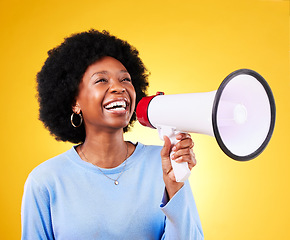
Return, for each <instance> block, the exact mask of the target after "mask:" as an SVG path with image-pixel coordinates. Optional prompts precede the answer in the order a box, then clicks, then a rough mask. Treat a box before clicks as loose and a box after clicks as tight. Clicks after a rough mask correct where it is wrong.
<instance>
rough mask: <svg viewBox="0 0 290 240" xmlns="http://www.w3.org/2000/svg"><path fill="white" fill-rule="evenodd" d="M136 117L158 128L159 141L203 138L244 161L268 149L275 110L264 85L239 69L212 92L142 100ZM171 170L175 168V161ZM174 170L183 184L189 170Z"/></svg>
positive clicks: (267, 86)
mask: <svg viewBox="0 0 290 240" xmlns="http://www.w3.org/2000/svg"><path fill="white" fill-rule="evenodd" d="M136 113H137V119H138V121H139V122H140V123H141V124H142V125H144V126H147V127H151V128H157V129H158V131H159V136H160V138H161V139H163V136H164V135H169V137H170V139H171V141H172V144H175V143H174V141H175V135H176V134H177V133H178V132H191V133H201V134H207V135H210V136H214V137H215V138H216V140H217V143H218V145H219V146H220V148H221V149H222V150H223V152H224V153H225V154H226V155H227V156H229V157H230V158H232V159H235V160H238V161H247V160H250V159H253V158H255V157H257V156H258V155H259V154H260V153H261V152H262V151H263V150H264V149H265V147H266V146H267V144H268V143H269V141H270V139H271V136H272V133H273V130H274V126H275V117H276V108H275V100H274V96H273V93H272V91H271V89H270V87H269V85H268V83H267V82H266V80H265V79H264V78H263V77H262V76H261V75H260V74H258V73H257V72H255V71H253V70H250V69H240V70H237V71H234V72H232V73H231V74H229V75H228V76H227V77H226V78H225V79H224V80H223V82H222V83H221V84H220V86H219V88H218V90H216V91H212V92H205V93H186V94H173V95H164V94H163V93H160V92H159V93H157V94H156V95H154V96H149V97H144V98H142V99H141V100H140V102H139V103H138V105H137V109H136ZM172 164H174V165H178V164H176V163H175V162H174V161H172ZM185 167H186V166H185ZM183 168H184V167H182V169H183ZM173 170H174V173H175V177H176V180H177V181H185V180H186V179H187V178H188V177H189V175H190V171H189V170H188V167H187V169H183V170H180V171H179V170H176V171H175V169H174V166H173ZM178 171H179V172H181V174H180V176H179V173H177V172H178Z"/></svg>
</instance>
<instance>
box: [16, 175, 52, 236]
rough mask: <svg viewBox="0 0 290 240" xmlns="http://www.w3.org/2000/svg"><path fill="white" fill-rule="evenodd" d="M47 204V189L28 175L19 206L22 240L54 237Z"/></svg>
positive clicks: (48, 200) (48, 202)
mask: <svg viewBox="0 0 290 240" xmlns="http://www.w3.org/2000/svg"><path fill="white" fill-rule="evenodd" d="M49 204H50V199H49V195H48V191H47V189H46V188H41V187H40V186H39V184H38V183H37V182H36V181H35V180H34V179H33V178H32V177H31V176H29V177H28V179H27V181H26V183H25V186H24V194H23V198H22V206H21V222H22V236H21V239H22V240H31V239H33V240H40V239H41V240H46V239H47V240H48V239H49V240H50V239H54V237H53V230H52V223H51V216H50V207H49Z"/></svg>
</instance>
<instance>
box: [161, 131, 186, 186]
mask: <svg viewBox="0 0 290 240" xmlns="http://www.w3.org/2000/svg"><path fill="white" fill-rule="evenodd" d="M157 129H158V133H159V137H160V138H161V139H162V140H163V137H164V136H167V137H168V138H169V139H170V141H171V146H174V145H175V144H177V143H178V142H179V141H178V140H177V139H176V136H177V135H178V134H179V133H181V132H180V131H176V130H175V129H174V128H170V127H158V128H157ZM172 154H173V152H171V153H170V160H171V165H172V168H173V172H174V175H175V179H176V182H185V181H186V180H187V179H188V178H189V176H190V174H191V172H190V170H189V167H188V163H187V162H182V163H177V162H175V161H174V160H172V159H171V155H172Z"/></svg>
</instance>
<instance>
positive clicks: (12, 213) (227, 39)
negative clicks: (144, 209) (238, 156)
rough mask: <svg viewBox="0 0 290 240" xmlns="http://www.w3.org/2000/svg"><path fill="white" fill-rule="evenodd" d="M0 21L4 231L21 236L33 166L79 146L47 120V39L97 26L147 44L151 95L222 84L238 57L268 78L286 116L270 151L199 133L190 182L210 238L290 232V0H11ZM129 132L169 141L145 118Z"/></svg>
mask: <svg viewBox="0 0 290 240" xmlns="http://www.w3.org/2000/svg"><path fill="white" fill-rule="evenodd" d="M0 20H1V38H0V49H1V51H0V68H1V94H0V100H1V101H0V102H1V108H0V109H1V118H0V128H1V140H0V141H1V162H0V167H1V174H0V186H1V192H0V194H1V198H0V212H1V219H0V239H1V240H2V239H3V240H14V239H20V206H21V198H22V194H23V185H24V182H25V180H26V178H27V175H28V174H29V172H30V171H31V170H32V169H33V168H34V167H36V166H37V165H38V164H40V163H41V162H43V161H45V160H47V159H49V158H51V157H53V156H55V155H57V154H59V153H62V152H64V151H66V150H67V149H69V148H70V147H71V146H72V145H71V144H69V143H61V142H57V141H55V140H54V138H53V137H51V136H50V134H49V133H48V131H47V130H46V129H44V127H43V125H42V123H41V122H40V121H39V120H38V103H37V99H36V97H35V95H36V90H35V86H36V84H35V75H36V73H37V72H38V71H39V70H40V68H41V66H42V64H43V62H44V61H45V59H46V57H47V54H46V52H47V51H48V50H49V49H51V48H53V47H55V46H56V45H58V44H60V42H62V40H63V38H64V37H66V36H69V35H70V34H71V33H75V32H79V31H84V30H88V29H90V28H96V29H98V30H103V29H106V30H109V31H110V32H111V33H112V34H114V35H117V36H118V37H120V38H123V39H125V40H128V41H129V42H130V43H131V44H133V45H134V46H135V47H136V48H137V49H138V50H139V51H140V55H141V57H142V59H143V61H144V63H145V65H146V66H147V68H148V69H149V71H150V72H151V76H150V88H149V94H154V93H155V92H156V91H164V92H165V93H167V94H176V93H188V92H207V91H212V90H216V89H217V88H218V86H219V84H220V83H221V81H222V80H223V79H224V78H225V77H226V76H227V75H228V74H229V73H230V72H232V71H234V70H237V69H240V68H250V69H253V70H255V71H257V72H259V73H260V74H261V75H262V76H263V77H264V78H265V79H266V80H267V81H268V83H269V85H270V86H271V88H272V91H273V93H274V97H275V100H276V107H277V118H276V127H275V130H274V134H273V137H272V139H271V141H270V143H269V145H268V147H267V148H266V150H265V151H264V152H263V153H262V154H261V155H260V156H259V157H258V158H256V159H254V160H252V161H248V162H237V161H234V160H231V159H230V158H228V157H227V156H226V155H225V154H224V153H223V152H222V151H221V150H220V148H219V147H218V145H217V143H216V141H215V139H214V138H213V137H209V136H204V135H198V134H192V137H193V139H194V141H195V148H194V150H195V153H196V156H197V160H198V164H197V166H196V167H195V168H194V169H193V171H192V176H191V177H190V182H191V186H192V190H193V193H194V196H195V200H196V203H197V206H198V210H199V214H200V218H201V221H202V226H203V230H204V234H205V239H207V240H244V239H250V240H268V239H269V240H270V239H271V240H272V239H279V240H282V239H283V240H286V239H290V219H289V216H290V206H289V203H290V193H289V189H290V187H289V185H290V174H289V169H290V154H289V145H290V141H289V137H290V127H289V124H290V111H289V110H290V100H289V98H290V79H289V67H290V66H289V1H287V0H272V1H271V0H251V1H249V0H239V1H237V0H220V1H216V0H207V1H196V0H188V1H185V0H180V1H172V0H167V1H153V0H147V1H136V0H124V1H113V0H106V1H96V0H94V1H88V0H83V1H75V0H70V1H68V0H65V1H55V0H51V1H43V0H38V1H36V0H34V1H33V0H30V1H29V0H28V1H20V0H10V1H3V0H2V1H1V2H0ZM245 94H246V93H245ZM172 114H174V109H172ZM126 139H130V140H132V141H141V142H143V143H148V144H162V142H161V141H160V140H159V138H158V135H157V131H155V130H150V129H148V128H144V127H142V126H140V125H139V124H138V123H136V124H135V127H134V128H133V130H132V131H131V132H130V133H128V134H126ZM68 221H69V220H68Z"/></svg>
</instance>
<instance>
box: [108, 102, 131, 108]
mask: <svg viewBox="0 0 290 240" xmlns="http://www.w3.org/2000/svg"><path fill="white" fill-rule="evenodd" d="M113 107H123V108H126V102H125V101H117V102H112V103H110V104H108V105H106V106H105V108H106V109H110V108H113Z"/></svg>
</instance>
